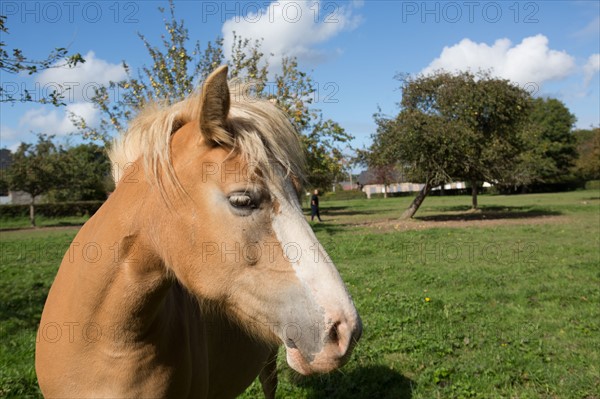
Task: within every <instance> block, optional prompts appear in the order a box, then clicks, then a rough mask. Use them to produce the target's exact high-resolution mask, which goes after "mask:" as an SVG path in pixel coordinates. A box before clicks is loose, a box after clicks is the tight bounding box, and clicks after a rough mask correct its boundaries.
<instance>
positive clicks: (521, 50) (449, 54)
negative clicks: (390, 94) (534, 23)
mask: <svg viewBox="0 0 600 399" xmlns="http://www.w3.org/2000/svg"><path fill="white" fill-rule="evenodd" d="M574 67H575V60H574V58H573V57H572V56H570V55H569V54H567V53H566V52H564V51H558V50H552V49H550V48H549V47H548V38H547V37H546V36H544V35H536V36H531V37H526V38H525V39H523V41H521V43H519V44H517V45H515V46H513V45H512V43H511V41H510V40H509V39H498V40H496V41H495V42H494V44H493V45H491V46H490V45H488V44H486V43H475V42H473V41H472V40H470V39H463V40H461V41H460V43H458V44H456V45H454V46H450V47H444V49H443V50H442V53H441V54H440V56H439V57H438V58H436V59H435V60H433V61H432V62H431V63H430V64H429V65H428V66H427V67H426V68H425V69H424V70H423V71H421V72H422V73H424V74H428V73H431V72H434V71H435V70H438V69H444V70H447V71H450V72H456V71H465V70H471V71H473V72H476V71H478V70H480V69H482V70H491V71H492V73H493V74H494V75H495V76H499V77H502V78H505V79H509V80H512V81H514V82H517V83H520V84H522V85H526V84H527V83H530V84H531V83H535V84H536V85H538V86H541V85H542V84H543V83H544V82H546V81H551V80H559V79H563V78H565V77H567V76H568V75H569V74H570V73H571V72H572V71H573V69H574Z"/></svg>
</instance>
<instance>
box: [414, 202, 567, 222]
mask: <svg viewBox="0 0 600 399" xmlns="http://www.w3.org/2000/svg"><path fill="white" fill-rule="evenodd" d="M436 210H441V211H443V212H450V213H440V214H435V215H427V216H417V217H415V219H417V220H423V221H431V222H447V221H465V220H499V219H528V218H539V217H546V216H560V215H562V213H561V212H558V211H551V210H547V209H532V208H529V207H521V206H482V207H481V208H480V209H478V210H476V211H472V210H471V209H470V208H469V207H468V206H451V207H444V208H441V209H440V208H437V209H436Z"/></svg>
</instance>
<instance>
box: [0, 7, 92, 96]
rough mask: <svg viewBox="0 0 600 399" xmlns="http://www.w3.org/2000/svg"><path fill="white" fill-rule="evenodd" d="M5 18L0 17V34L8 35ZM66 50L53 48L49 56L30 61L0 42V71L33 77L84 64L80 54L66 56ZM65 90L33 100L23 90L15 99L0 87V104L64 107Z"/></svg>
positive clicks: (27, 92) (29, 94) (13, 94)
mask: <svg viewBox="0 0 600 399" xmlns="http://www.w3.org/2000/svg"><path fill="white" fill-rule="evenodd" d="M6 19H7V18H6V16H5V15H0V33H2V34H3V35H8V28H7V27H6ZM68 52H69V51H68V50H67V49H66V48H64V47H59V48H55V49H54V50H53V51H52V52H50V54H49V55H48V56H47V57H46V58H44V59H40V60H35V59H31V58H29V57H27V56H25V55H24V54H23V50H21V49H17V48H15V49H7V48H6V43H5V42H4V41H0V71H2V72H3V73H7V74H14V75H16V74H20V73H23V72H25V73H27V74H29V75H33V74H35V73H38V72H41V71H43V70H45V69H49V68H65V67H68V68H73V67H75V66H76V65H77V64H79V63H84V62H85V60H84V59H83V57H82V56H81V54H79V53H77V54H73V55H70V56H68ZM64 92H65V90H56V89H55V90H53V91H52V92H50V93H49V94H48V96H47V97H42V98H34V97H33V96H32V95H31V93H29V91H27V90H23V91H22V92H21V94H20V97H19V98H17V97H15V93H13V92H12V90H10V91H7V90H6V86H5V85H2V86H1V87H0V102H2V103H11V104H12V103H15V102H17V101H21V102H39V103H41V104H52V105H54V106H60V105H65V103H64V102H63V98H64Z"/></svg>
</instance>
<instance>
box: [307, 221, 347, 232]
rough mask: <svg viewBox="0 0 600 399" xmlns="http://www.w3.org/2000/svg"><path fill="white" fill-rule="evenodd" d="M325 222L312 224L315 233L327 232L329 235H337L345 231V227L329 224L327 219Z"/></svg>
mask: <svg viewBox="0 0 600 399" xmlns="http://www.w3.org/2000/svg"><path fill="white" fill-rule="evenodd" d="M323 220H324V222H310V226H311V227H312V229H313V231H314V232H315V233H317V232H325V233H327V234H329V235H335V234H337V233H340V232H342V231H344V226H343V225H340V224H330V223H327V219H326V218H325V217H323Z"/></svg>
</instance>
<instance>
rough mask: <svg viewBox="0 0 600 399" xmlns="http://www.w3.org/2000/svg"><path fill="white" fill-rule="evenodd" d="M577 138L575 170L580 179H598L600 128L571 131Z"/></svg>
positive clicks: (599, 177) (599, 167) (599, 178)
mask: <svg viewBox="0 0 600 399" xmlns="http://www.w3.org/2000/svg"><path fill="white" fill-rule="evenodd" d="M573 136H574V137H575V139H576V140H577V153H578V155H579V157H578V158H577V161H576V164H575V171H576V173H577V174H578V176H579V177H580V178H581V179H582V180H600V128H598V127H596V128H593V129H589V130H588V129H581V130H576V131H575V132H573Z"/></svg>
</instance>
